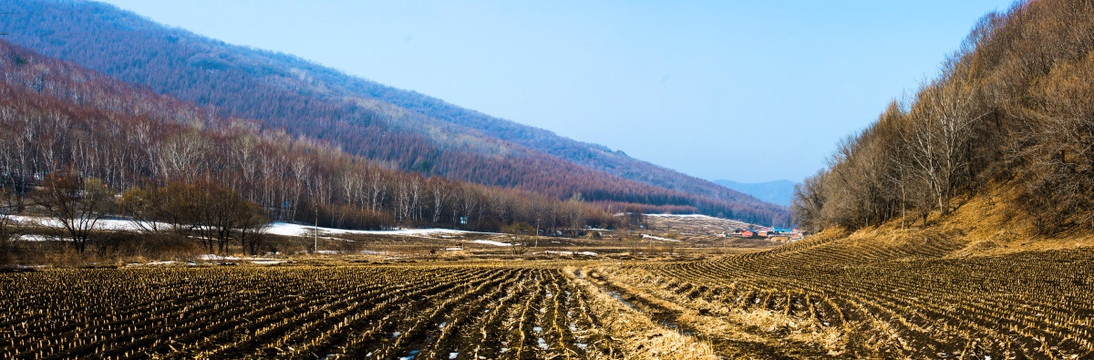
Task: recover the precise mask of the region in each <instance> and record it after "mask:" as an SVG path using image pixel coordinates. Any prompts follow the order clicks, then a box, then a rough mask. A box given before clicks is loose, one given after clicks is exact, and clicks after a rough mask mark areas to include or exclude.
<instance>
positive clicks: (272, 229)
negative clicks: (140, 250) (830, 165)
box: [11, 215, 472, 241]
mask: <svg viewBox="0 0 1094 360" xmlns="http://www.w3.org/2000/svg"><path fill="white" fill-rule="evenodd" d="M11 219H12V220H15V221H16V222H18V223H21V224H28V225H40V226H45V227H50V228H57V229H60V228H63V227H64V225H63V224H61V222H60V221H59V220H57V219H54V218H49V217H41V216H21V215H12V216H11ZM158 226H159V227H160V228H162V229H167V228H170V226H169V225H167V224H164V223H159V225H158ZM95 229H96V230H110V231H141V230H142V229H141V227H140V226H138V225H137V222H136V221H133V220H127V219H102V220H99V221H98V222H96V223H95ZM314 229H315V227H314V226H307V225H301V224H289V223H283V222H276V223H272V224H270V226H269V227H268V228H267V229H266V233H267V234H274V235H284V236H308V234H310V233H311V232H312V231H313V230H314ZM468 233H472V232H471V231H464V230H452V229H398V230H347V229H336V228H327V227H320V228H319V234H320V236H324V235H338V234H366V235H402V236H431V235H440V236H444V235H463V234H468ZM22 240H27V241H44V240H53V239H52V238H45V237H41V236H37V235H27V236H24V237H23V238H22Z"/></svg>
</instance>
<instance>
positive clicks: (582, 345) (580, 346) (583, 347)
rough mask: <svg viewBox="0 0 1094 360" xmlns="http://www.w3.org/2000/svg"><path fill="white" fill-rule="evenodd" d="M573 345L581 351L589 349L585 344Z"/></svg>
mask: <svg viewBox="0 0 1094 360" xmlns="http://www.w3.org/2000/svg"><path fill="white" fill-rule="evenodd" d="M574 345H577V347H578V348H580V349H581V350H588V348H589V345H588V344H585V343H575V344H574Z"/></svg>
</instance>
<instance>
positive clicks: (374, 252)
mask: <svg viewBox="0 0 1094 360" xmlns="http://www.w3.org/2000/svg"><path fill="white" fill-rule="evenodd" d="M358 253H359V254H364V255H387V252H386V251H376V250H361V251H359V252H358Z"/></svg>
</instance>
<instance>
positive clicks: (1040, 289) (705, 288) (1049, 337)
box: [599, 242, 1094, 359]
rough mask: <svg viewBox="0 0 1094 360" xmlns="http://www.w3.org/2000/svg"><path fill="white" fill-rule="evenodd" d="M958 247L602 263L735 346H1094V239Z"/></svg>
mask: <svg viewBox="0 0 1094 360" xmlns="http://www.w3.org/2000/svg"><path fill="white" fill-rule="evenodd" d="M957 246H959V244H946V243H944V242H936V243H933V244H930V245H929V246H927V247H918V248H916V249H915V250H911V249H910V248H908V247H904V248H900V247H895V248H894V247H884V246H869V245H865V246H864V245H857V246H856V247H855V248H854V249H849V248H847V247H846V245H839V244H832V243H819V244H801V245H796V246H790V247H783V248H779V249H775V250H773V251H768V252H760V253H751V254H745V255H740V256H733V257H726V258H719V259H715V260H712V261H702V262H686V263H675V264H667V265H665V264H650V263H646V264H634V265H630V266H624V267H621V268H619V267H602V268H601V269H599V271H600V272H601V273H602V274H603V275H602V276H601V277H602V278H603V279H604V280H603V281H604V282H606V283H611V284H612V286H615V287H617V288H620V289H622V290H623V291H624V292H627V293H630V294H633V295H632V296H634V298H635V299H636V302H638V303H645V304H649V305H648V306H651V307H657V306H658V305H657V303H658V302H663V304H664V305H663V306H662V307H663V308H667V309H670V310H673V311H675V313H676V314H679V316H677V317H676V319H677V321H678V322H679V323H681V324H684V325H687V324H688V323H689V321H690V322H691V324H692V328H693V329H694V330H695V331H696V332H697V334H696V336H697V337H698V338H700V339H705V340H707V341H709V342H711V343H713V344H715V345H718V344H722V345H724V348H722V349H718V350H719V352H720V353H732V352H733V351H734V350H737V351H743V353H744V354H749V355H755V356H758V357H798V358H811V357H818V358H819V357H828V356H841V357H855V358H862V357H866V358H965V359H1023V358H1042V359H1080V358H1083V359H1085V358H1092V357H1094V250H1089V249H1075V250H1056V251H1047V252H1029V253H1019V254H1012V255H1005V256H992V257H970V258H953V259H948V258H945V257H942V256H939V255H940V254H944V253H946V252H949V251H952V250H953V249H954V248H956V247H957ZM719 322H725V323H726V325H727V327H726V328H724V329H723V328H718V327H716V326H712V325H711V324H719ZM748 349H754V350H752V351H749V350H748ZM756 349H760V350H756ZM772 349H773V350H772Z"/></svg>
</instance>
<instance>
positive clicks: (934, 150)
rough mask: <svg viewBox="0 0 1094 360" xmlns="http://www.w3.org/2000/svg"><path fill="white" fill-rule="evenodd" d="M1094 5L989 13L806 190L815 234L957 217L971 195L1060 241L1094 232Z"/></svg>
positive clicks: (1046, 1)
mask: <svg viewBox="0 0 1094 360" xmlns="http://www.w3.org/2000/svg"><path fill="white" fill-rule="evenodd" d="M1092 50H1094V2H1091V1H1086V0H1040V1H1025V2H1021V3H1018V4H1016V5H1015V6H1014V7H1013V8H1011V9H1010V10H1008V11H1007V12H1005V13H991V14H988V15H986V16H984V17H983V18H982V19H981V20H980V21H979V22H978V23H977V24H976V25H975V27H974V28H973V30H972V32H971V33H970V34H969V36H968V38H967V39H966V40H965V41H964V43H963V44H962V46H961V48H960V49H958V50H957V51H956V52H955V53H954V54H953V55H952V56H950V57H949V59H948V60H947V61H946V62H945V64H943V67H942V72H941V74H940V75H939V77H938V78H937V79H934V80H933V81H930V82H929V83H926V84H923V86H922V88H921V89H919V91H918V92H917V93H916V94H915V95H914V96H912V97H911V98H908V99H905V100H894V101H893V103H892V104H891V105H890V106H889V107H888V109H886V110H885V111H884V112H883V113H882V114H881V115H880V117H879V118H878V120H877V122H875V123H874V124H872V125H870V126H869V127H868V128H866V129H865V130H863V131H862V132H861V133H859V134H855V135H854V136H850V137H848V138H847V139H846V140H845V141H844V142H843V143H842V144H841V146H840V147H839V150H838V151H837V152H836V153H835V154H834V155H833V156H832V160H831V166H830V167H828V168H826V169H823V170H821V171H820V172H819V173H817V174H816V175H815V176H813V177H810V178H808V179H806V180H805V181H804V183H803V184H802V185H801V186H799V187H798V188H797V191H796V199H795V203H794V206H793V209H794V211H795V213H796V216H797V218H798V221H799V222H800V223H801V224H802V225H804V226H806V227H808V228H811V229H814V230H819V229H822V228H826V227H834V226H840V227H846V228H852V229H854V228H860V227H865V226H871V225H877V224H880V223H881V222H884V221H887V220H891V219H896V218H899V219H902V221H903V222H902V224H911V223H913V222H918V223H923V222H927V221H928V218H929V215H930V214H940V215H942V216H946V215H947V214H949V213H951V212H952V211H953V210H954V209H956V208H958V207H960V206H962V204H963V203H964V202H965V200H966V199H969V198H971V197H977V196H979V197H985V198H986V201H984V202H985V203H988V204H989V206H992V207H998V208H1000V209H1004V210H1005V211H1007V212H1008V213H1009V214H1010V216H1012V217H1013V218H1017V219H1031V222H1032V228H1033V229H1034V231H1036V232H1038V233H1041V234H1043V235H1052V234H1057V233H1060V232H1066V231H1068V230H1073V229H1086V230H1089V229H1092V228H1094V52H1092Z"/></svg>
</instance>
